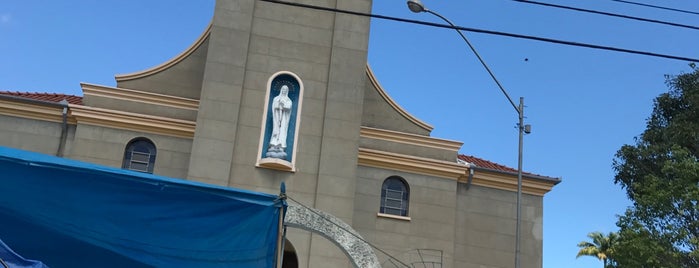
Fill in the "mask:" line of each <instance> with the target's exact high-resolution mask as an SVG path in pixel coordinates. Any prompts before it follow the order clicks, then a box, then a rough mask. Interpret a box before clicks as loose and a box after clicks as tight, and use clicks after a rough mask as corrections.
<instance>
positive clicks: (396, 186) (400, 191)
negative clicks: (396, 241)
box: [379, 176, 410, 217]
mask: <svg viewBox="0 0 699 268" xmlns="http://www.w3.org/2000/svg"><path fill="white" fill-rule="evenodd" d="M409 200H410V188H408V183H406V182H405V180H403V178H401V177H398V176H391V177H389V178H388V179H386V180H385V181H384V182H383V186H382V187H381V210H380V211H379V212H381V213H384V214H391V215H397V216H405V217H407V216H408V202H409Z"/></svg>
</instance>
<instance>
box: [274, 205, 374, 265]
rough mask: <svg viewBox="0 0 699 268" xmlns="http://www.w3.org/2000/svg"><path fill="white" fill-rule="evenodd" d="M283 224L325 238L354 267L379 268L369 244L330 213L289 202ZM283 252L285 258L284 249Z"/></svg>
mask: <svg viewBox="0 0 699 268" xmlns="http://www.w3.org/2000/svg"><path fill="white" fill-rule="evenodd" d="M284 225H286V226H289V227H294V228H299V229H304V230H307V231H311V232H314V233H317V234H320V235H322V236H323V237H325V238H327V239H328V240H330V241H331V242H333V243H334V244H335V245H337V246H338V247H339V248H340V250H342V252H344V253H345V254H346V255H347V257H348V258H349V259H350V261H351V262H352V265H353V266H354V267H355V268H381V264H380V263H379V259H378V258H377V257H376V254H374V251H373V250H372V249H371V246H370V245H369V244H367V243H366V242H364V239H363V238H362V237H361V236H360V235H359V233H357V232H356V231H355V230H354V229H352V227H351V226H349V224H347V223H345V222H343V221H342V220H340V219H339V218H337V217H335V216H333V215H331V214H328V213H325V212H323V211H320V210H317V209H313V208H306V207H303V206H300V205H296V204H292V203H289V206H288V207H287V210H286V216H285V217H284ZM287 242H288V240H287ZM284 254H285V257H284V258H285V259H286V250H285V252H284ZM283 261H286V260H283ZM297 265H298V264H297Z"/></svg>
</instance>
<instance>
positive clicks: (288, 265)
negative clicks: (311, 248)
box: [282, 239, 299, 268]
mask: <svg viewBox="0 0 699 268" xmlns="http://www.w3.org/2000/svg"><path fill="white" fill-rule="evenodd" d="M298 267H299V259H298V257H297V256H296V248H294V245H292V244H291V242H289V239H284V257H283V258H282V268H298Z"/></svg>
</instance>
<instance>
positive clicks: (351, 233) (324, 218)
mask: <svg viewBox="0 0 699 268" xmlns="http://www.w3.org/2000/svg"><path fill="white" fill-rule="evenodd" d="M286 197H287V198H288V199H289V200H291V201H294V203H296V204H299V205H300V206H302V207H303V208H305V209H307V210H308V211H310V212H311V213H313V214H316V215H317V216H318V217H320V218H321V219H323V220H325V221H327V222H329V223H331V224H332V225H335V227H337V228H340V229H342V230H344V231H345V232H347V233H348V234H350V235H352V236H354V237H355V238H357V239H359V240H361V241H362V242H364V243H367V244H368V245H369V246H371V247H372V248H375V249H376V250H378V251H380V252H381V253H383V254H385V255H386V256H388V257H389V258H391V259H393V260H395V261H397V262H399V263H400V264H402V265H403V266H405V267H408V268H410V266H409V265H407V264H405V263H403V262H402V261H400V260H399V259H398V258H396V257H393V255H391V254H388V252H386V251H384V250H382V249H380V248H379V247H377V246H376V245H374V244H372V243H370V242H369V241H366V240H364V238H362V237H361V236H358V235H356V234H355V233H354V232H352V231H350V230H347V229H346V228H345V227H342V226H341V225H339V224H337V223H335V222H333V221H331V220H330V219H328V218H326V217H325V216H324V215H323V214H320V213H318V212H316V211H315V210H314V209H312V208H310V207H308V206H306V205H304V204H303V203H301V202H299V201H297V200H295V199H293V198H291V196H288V195H287V196H286Z"/></svg>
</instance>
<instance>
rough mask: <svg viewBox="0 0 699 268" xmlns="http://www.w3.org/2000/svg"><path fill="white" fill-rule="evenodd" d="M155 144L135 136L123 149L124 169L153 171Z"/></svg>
mask: <svg viewBox="0 0 699 268" xmlns="http://www.w3.org/2000/svg"><path fill="white" fill-rule="evenodd" d="M155 154H156V151H155V144H153V142H152V141H150V140H149V139H146V138H135V139H133V140H131V141H130V142H129V143H128V144H127V145H126V150H124V162H123V164H122V165H121V167H122V168H124V169H130V170H136V171H141V172H148V173H153V167H154V166H155Z"/></svg>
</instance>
